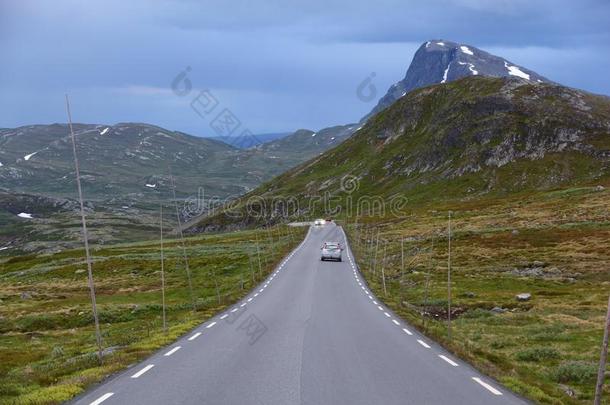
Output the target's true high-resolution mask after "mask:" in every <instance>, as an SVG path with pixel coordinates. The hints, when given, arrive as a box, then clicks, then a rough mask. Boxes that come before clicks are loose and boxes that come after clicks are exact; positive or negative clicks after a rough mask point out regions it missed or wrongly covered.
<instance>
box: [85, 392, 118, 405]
mask: <svg viewBox="0 0 610 405" xmlns="http://www.w3.org/2000/svg"><path fill="white" fill-rule="evenodd" d="M113 395H114V392H108V393H106V394H104V395H102V396H101V397H99V398H98V399H96V400H95V401H93V402H91V403H90V404H89V405H99V404H101V403H102V402H104V401H105V400H107V399H108V398H110V397H111V396H113Z"/></svg>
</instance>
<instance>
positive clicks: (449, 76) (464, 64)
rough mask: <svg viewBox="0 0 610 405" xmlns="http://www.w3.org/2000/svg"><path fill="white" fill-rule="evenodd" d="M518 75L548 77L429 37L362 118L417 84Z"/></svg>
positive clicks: (528, 77) (461, 45)
mask: <svg viewBox="0 0 610 405" xmlns="http://www.w3.org/2000/svg"><path fill="white" fill-rule="evenodd" d="M477 75H481V76H489V77H509V76H514V77H521V78H524V79H526V80H531V81H536V82H538V83H542V82H545V83H550V82H551V81H550V80H549V79H547V78H545V77H543V76H541V75H539V74H538V73H536V72H534V71H532V70H530V69H527V68H524V67H522V66H519V65H517V64H514V63H512V62H510V61H508V60H507V59H506V58H503V57H500V56H496V55H492V54H490V53H488V52H486V51H483V50H481V49H479V48H477V47H474V46H472V45H466V44H462V43H457V42H453V41H447V40H429V41H426V42H424V43H423V44H422V45H421V46H420V47H419V48H418V49H417V51H416V52H415V54H414V56H413V60H412V61H411V63H410V64H409V67H408V69H407V72H406V74H405V77H404V78H403V79H402V80H400V81H398V82H396V83H394V84H393V85H392V86H391V87H390V88H389V89H388V91H387V92H386V94H385V95H384V96H383V97H381V98H380V99H379V101H378V103H377V105H376V106H375V107H374V108H373V109H372V110H371V112H369V113H368V114H367V115H366V116H364V117H363V118H362V120H361V121H365V120H366V119H368V118H370V117H371V116H373V115H375V114H376V113H378V112H380V111H382V110H383V109H385V108H387V107H388V106H390V105H391V104H392V103H393V102H395V101H396V100H398V99H399V98H400V97H403V96H404V95H405V94H407V93H408V92H410V91H412V90H415V89H417V88H421V87H425V86H429V85H433V84H441V83H447V82H451V81H454V80H458V79H461V78H463V77H468V76H477Z"/></svg>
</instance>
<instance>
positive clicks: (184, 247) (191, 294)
mask: <svg viewBox="0 0 610 405" xmlns="http://www.w3.org/2000/svg"><path fill="white" fill-rule="evenodd" d="M167 169H168V171H169V179H170V182H171V186H172V196H173V197H174V205H175V207H176V221H178V232H179V235H180V244H181V245H182V259H183V260H184V269H185V270H186V278H187V281H188V287H189V295H190V297H191V307H192V309H193V311H195V309H196V307H195V296H194V294H193V280H192V279H191V269H190V267H189V259H188V256H187V254H186V244H185V243H184V233H183V232H182V221H181V220H180V211H179V210H178V200H177V199H176V184H175V183H174V176H173V175H172V169H171V167H170V166H169V165H167Z"/></svg>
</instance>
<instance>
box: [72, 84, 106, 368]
mask: <svg viewBox="0 0 610 405" xmlns="http://www.w3.org/2000/svg"><path fill="white" fill-rule="evenodd" d="M66 110H67V111H68V124H69V125H70V137H71V138H72V153H73V155H74V169H75V172H76V185H77V188H78V200H79V202H80V217H81V223H82V226H83V239H84V242H85V255H86V257H87V277H88V281H89V295H90V296H91V308H92V310H93V322H94V323H95V340H96V342H97V357H98V360H99V362H100V363H101V362H102V355H103V352H102V334H101V332H100V320H99V317H98V315H97V302H96V299H95V283H94V282H93V270H92V265H91V253H90V252H89V233H88V232H87V220H86V218H85V204H84V203H83V189H82V187H81V184H80V167H79V165H78V156H77V154H76V138H75V136H74V129H73V128H72V112H71V111H70V100H69V99H68V95H67V94H66Z"/></svg>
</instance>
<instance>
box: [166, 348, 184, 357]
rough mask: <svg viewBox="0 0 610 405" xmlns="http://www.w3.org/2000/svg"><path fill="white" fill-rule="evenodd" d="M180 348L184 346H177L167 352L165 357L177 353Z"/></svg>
mask: <svg viewBox="0 0 610 405" xmlns="http://www.w3.org/2000/svg"><path fill="white" fill-rule="evenodd" d="M180 348H182V346H176V347H174V348H173V349H172V350H170V351H169V352H167V353H165V354H164V356H165V357H169V356H171V355H172V354H174V353H176V352H177V351H178V350H180Z"/></svg>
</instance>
